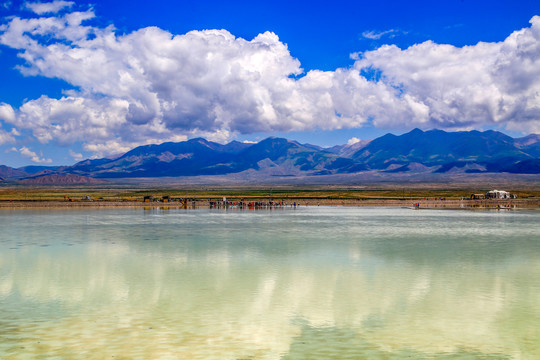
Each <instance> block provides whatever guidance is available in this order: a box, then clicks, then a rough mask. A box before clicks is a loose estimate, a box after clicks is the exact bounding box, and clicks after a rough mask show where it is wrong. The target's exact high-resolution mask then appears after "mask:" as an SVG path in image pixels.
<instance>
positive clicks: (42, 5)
mask: <svg viewBox="0 0 540 360" xmlns="http://www.w3.org/2000/svg"><path fill="white" fill-rule="evenodd" d="M74 4H75V3H74V2H73V1H62V0H56V1H52V2H30V3H26V8H27V9H29V10H31V11H33V12H34V13H36V14H38V15H42V14H48V13H51V14H52V13H57V12H59V11H60V10H62V9H65V8H70V7H72V6H73V5H74Z"/></svg>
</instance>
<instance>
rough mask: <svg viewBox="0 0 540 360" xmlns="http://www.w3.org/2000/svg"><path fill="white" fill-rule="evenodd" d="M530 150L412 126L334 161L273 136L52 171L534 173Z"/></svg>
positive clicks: (201, 142)
mask: <svg viewBox="0 0 540 360" xmlns="http://www.w3.org/2000/svg"><path fill="white" fill-rule="evenodd" d="M537 145H538V141H537V138H536V137H534V136H532V137H526V138H520V139H513V138H511V137H509V136H507V135H505V134H502V133H500V132H496V131H485V132H479V131H469V132H466V131H462V132H445V131H441V130H431V131H425V132H424V131H421V130H418V129H415V130H413V131H411V132H409V133H407V134H403V135H400V136H396V135H392V134H387V135H384V136H382V137H380V138H378V139H375V140H373V141H371V142H369V143H367V142H366V143H362V144H360V145H357V147H356V149H359V150H357V151H356V152H353V149H355V147H353V146H346V147H345V146H343V147H340V149H337V148H335V149H333V151H334V152H338V153H339V154H342V156H340V155H338V154H336V153H333V152H331V151H328V150H326V149H320V148H318V147H317V146H312V145H309V144H300V143H298V142H296V141H292V140H287V139H282V138H275V137H271V138H267V139H265V140H262V141H261V142H259V143H256V144H245V143H240V142H236V141H234V142H231V143H229V144H226V145H222V144H218V143H215V142H211V141H207V140H205V139H202V138H197V139H191V140H188V141H183V142H178V143H173V142H167V143H163V144H159V145H145V146H139V147H137V148H135V149H133V150H130V151H128V152H127V153H125V154H123V155H121V156H118V157H116V158H113V159H95V160H85V161H81V162H79V163H77V164H75V165H73V166H71V167H66V168H59V169H57V172H59V173H71V174H77V175H83V176H93V177H102V178H115V177H164V176H197V175H223V174H231V173H238V172H242V171H246V170H250V171H252V172H253V171H255V172H257V173H258V174H260V175H261V176H263V177H264V176H300V175H301V176H306V175H308V176H309V175H331V174H346V173H357V172H361V171H366V170H375V171H383V173H382V174H386V175H384V176H391V174H393V173H409V172H438V173H446V172H455V171H458V172H510V173H525V174H528V173H532V174H537V173H540V172H539V170H538V156H536V153H535V151H536V150H535V149H537V148H536V147H535V146H537ZM344 149H345V150H344ZM0 175H1V174H0ZM2 176H3V175H2ZM4 177H5V176H4Z"/></svg>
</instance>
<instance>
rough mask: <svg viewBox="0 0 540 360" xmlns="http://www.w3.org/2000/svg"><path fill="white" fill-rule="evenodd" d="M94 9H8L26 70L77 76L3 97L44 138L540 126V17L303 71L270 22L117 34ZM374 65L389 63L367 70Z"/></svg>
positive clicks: (11, 41) (151, 138)
mask: <svg viewBox="0 0 540 360" xmlns="http://www.w3.org/2000/svg"><path fill="white" fill-rule="evenodd" d="M48 4H56V5H55V6H56V7H55V8H53V9H52V10H47V11H45V10H43V9H44V8H43V7H39V6H41V5H44V4H40V5H39V6H37V5H36V3H34V5H32V6H34V7H33V9H34V11H36V12H38V13H41V14H43V13H53V12H55V11H59V10H60V9H62V8H65V7H69V6H71V5H72V4H71V3H68V2H59V1H57V2H54V3H48ZM36 6H37V7H36ZM51 6H52V5H51ZM36 9H37V10H36ZM55 9H57V10H55ZM93 17H94V13H93V12H92V11H82V12H70V13H67V14H63V15H58V16H50V17H38V18H28V19H25V18H20V17H14V18H11V19H9V21H8V22H7V23H6V24H4V25H2V26H0V43H1V44H4V45H6V46H9V47H11V48H14V49H17V50H19V56H20V57H21V58H22V59H23V60H24V65H23V66H21V67H19V69H20V71H21V72H23V73H24V74H25V75H29V76H33V75H40V76H46V77H51V78H60V79H63V80H65V81H66V82H68V83H69V84H72V85H73V86H74V87H76V88H77V89H78V90H77V91H69V92H66V93H65V95H64V96H63V97H61V98H59V99H52V98H49V97H47V96H46V95H44V96H42V97H40V98H38V99H34V100H30V101H27V102H26V103H25V104H23V105H22V106H21V107H20V108H19V109H16V110H14V109H12V108H11V107H10V106H9V105H6V104H0V118H2V119H3V120H4V121H5V122H7V123H10V124H12V125H13V126H15V127H17V128H18V129H26V130H28V131H29V132H31V133H32V134H33V136H34V137H35V138H36V139H37V140H38V141H40V142H42V143H47V142H51V141H52V142H55V143H59V144H66V145H67V144H71V143H74V142H77V141H82V142H83V148H84V150H85V151H90V152H93V153H94V154H95V155H96V156H98V155H100V156H101V155H105V154H107V153H116V152H121V151H124V150H126V149H129V148H130V147H132V146H135V145H140V144H146V143H152V142H161V141H174V140H178V139H185V138H186V137H187V136H205V137H208V138H210V139H214V140H219V141H225V140H229V139H230V138H231V137H234V136H235V134H238V133H244V134H246V133H253V132H274V131H279V132H286V131H304V130H313V129H329V130H330V129H340V128H352V127H361V126H363V124H365V123H367V122H372V123H373V124H375V126H379V127H383V128H395V127H399V128H403V129H408V128H410V127H412V126H418V127H422V128H431V127H438V128H465V127H481V126H482V125H485V124H499V125H500V126H501V127H507V128H512V129H514V130H520V131H540V129H538V119H539V118H540V106H539V95H537V94H539V93H540V91H539V90H540V89H539V86H540V85H539V84H540V74H539V72H540V63H539V59H540V56H539V55H540V51H539V46H540V45H539V44H540V36H539V34H540V19H539V18H537V17H535V18H533V19H532V20H531V24H532V26H531V27H530V28H526V29H523V30H520V31H517V32H515V33H514V34H512V35H510V36H509V37H508V38H507V39H506V40H505V41H504V42H501V43H480V44H478V45H475V46H468V47H463V48H456V47H453V46H450V45H439V44H435V43H433V42H425V43H422V44H419V45H415V46H413V47H411V48H408V49H405V50H401V49H399V48H397V47H396V46H383V47H381V48H379V49H377V50H374V51H370V52H365V53H363V54H356V55H355V60H356V61H355V63H354V66H353V67H351V68H347V69H337V70H335V71H319V70H312V71H309V72H307V73H305V74H304V73H303V70H302V68H301V66H300V63H299V61H298V60H297V59H295V58H293V57H292V56H291V55H290V53H289V50H288V48H287V46H286V45H285V44H283V43H282V42H281V41H280V40H279V38H278V36H277V35H276V34H274V33H271V32H265V33H263V34H260V35H258V36H256V37H255V38H254V39H252V40H245V39H242V38H237V37H235V36H233V35H232V34H230V33H229V32H227V31H226V30H205V31H192V32H189V33H187V34H183V35H173V34H171V33H169V32H167V31H164V30H162V29H159V28H157V27H149V28H143V29H140V30H138V31H134V32H132V33H128V34H122V35H121V34H117V33H116V32H115V29H114V28H113V27H112V26H109V27H107V28H99V27H93V26H86V25H84V24H85V21H86V20H88V19H92V18H93ZM366 34H367V35H369V36H372V37H373V36H379V37H380V36H383V35H388V34H391V33H388V34H383V33H373V34H371V35H370V34H368V33H366ZM369 71H379V72H380V73H381V74H382V76H381V77H380V79H378V80H371V79H368V78H366V77H365V76H364V74H365V73H366V72H369ZM292 75H294V76H292ZM302 75H303V76H302Z"/></svg>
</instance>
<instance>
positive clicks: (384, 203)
mask: <svg viewBox="0 0 540 360" xmlns="http://www.w3.org/2000/svg"><path fill="white" fill-rule="evenodd" d="M249 201H261V202H263V203H266V202H267V201H268V199H250V200H249ZM293 203H296V205H297V206H369V207H413V206H414V204H417V203H418V204H419V205H420V206H419V207H420V208H448V209H499V208H506V209H508V208H511V209H521V208H527V209H533V208H538V209H540V199H508V200H454V199H450V200H440V199H405V200H394V199H373V200H371V199H359V200H352V199H343V200H340V199H298V200H295V199H288V200H287V201H286V205H285V206H287V207H290V206H291V205H292V204H293ZM209 206H210V204H209V202H208V201H207V200H196V201H190V202H189V203H188V205H187V206H183V205H182V204H181V203H178V202H171V203H161V202H142V201H0V208H5V209H13V208H89V207H94V208H102V207H141V208H145V207H169V208H181V207H187V208H194V207H195V208H204V207H209ZM233 206H234V205H233Z"/></svg>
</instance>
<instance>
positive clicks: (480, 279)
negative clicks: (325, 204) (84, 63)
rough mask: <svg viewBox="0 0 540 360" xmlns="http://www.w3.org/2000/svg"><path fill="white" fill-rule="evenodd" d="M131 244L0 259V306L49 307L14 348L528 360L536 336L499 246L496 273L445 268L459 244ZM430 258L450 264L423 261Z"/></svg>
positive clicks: (525, 295)
mask: <svg viewBox="0 0 540 360" xmlns="http://www.w3.org/2000/svg"><path fill="white" fill-rule="evenodd" d="M272 226H274V224H272ZM304 235H305V234H304ZM131 236H133V234H132V233H127V234H124V235H122V236H119V237H118V238H117V239H116V240H115V241H114V242H111V241H99V240H93V241H88V242H87V243H80V244H76V245H74V246H71V247H68V246H58V245H57V244H54V243H53V246H50V247H46V248H41V247H37V246H27V247H25V248H24V249H19V250H16V251H10V252H4V251H2V252H0V295H1V296H2V298H3V299H4V300H6V301H5V302H3V303H4V304H7V303H13V302H15V301H20V302H21V303H27V304H31V305H32V307H34V308H36V309H37V311H41V313H42V314H43V315H42V316H45V317H47V316H49V315H48V314H49V313H50V309H51V308H52V307H53V304H58V303H59V304H61V305H62V307H63V313H62V314H61V316H60V317H59V318H55V319H54V321H53V320H52V319H51V320H50V321H43V322H41V325H40V328H39V329H34V328H31V327H25V328H24V329H25V330H24V333H25V336H28V338H33V339H35V338H37V337H41V344H48V345H46V346H49V350H51V349H52V350H54V349H56V351H57V350H58V347H56V348H55V346H57V345H54V344H58V343H59V342H62V343H64V344H65V345H64V347H65V351H73V353H74V354H77V351H78V350H81V349H83V350H84V351H90V352H94V353H95V354H103V355H111V354H120V353H121V354H124V355H125V356H132V357H141V358H143V357H144V358H149V357H156V356H158V355H159V356H161V357H184V358H197V357H199V358H242V357H254V358H258V359H279V358H280V357H281V355H283V354H286V353H288V352H289V350H290V349H291V347H293V348H294V347H297V346H298V347H299V346H300V342H298V341H297V340H298V339H300V338H302V339H305V337H306V336H312V337H313V338H319V337H318V336H319V335H315V334H316V333H317V331H319V333H317V334H321V333H322V334H327V335H328V336H330V337H331V338H333V337H335V339H334V340H332V341H336V342H339V339H340V338H341V339H343V338H347V339H349V340H350V341H351V343H350V344H352V345H354V344H357V345H358V346H364V345H365V346H367V348H366V349H370V351H371V350H373V349H378V350H377V351H383V350H384V351H387V352H388V354H396V353H399V351H402V350H403V349H404V348H410V349H414V350H415V351H416V353H415V354H416V355H418V354H423V353H424V352H425V353H429V354H438V353H443V352H448V353H449V354H452V353H453V352H455V351H456V347H462V348H464V349H470V350H471V351H477V352H484V353H499V354H512V355H515V354H518V357H519V356H520V354H521V355H522V354H523V353H521V352H522V351H523V350H522V349H524V348H525V349H529V350H528V353H526V354H527V355H530V354H532V355H537V354H538V349H537V348H536V347H532V348H531V347H530V346H529V345H528V343H527V342H528V341H529V340H527V339H530V338H531V337H534V336H535V335H537V332H538V326H537V320H538V319H540V305H539V304H540V295H539V294H540V291H537V290H538V282H537V279H538V278H540V261H539V260H538V257H537V255H538V254H537V253H531V254H529V256H526V257H520V256H518V255H519V253H516V252H515V251H514V248H513V245H508V244H507V245H505V246H506V250H504V248H503V250H501V248H500V247H499V248H498V250H496V251H497V252H498V254H499V256H501V257H502V258H504V261H501V262H499V263H497V262H493V261H491V260H489V261H484V259H487V255H486V258H484V257H483V256H480V257H479V256H464V257H460V256H458V255H460V254H457V255H456V252H455V250H456V249H463V248H464V247H463V246H464V244H465V243H464V242H458V243H457V244H455V245H457V246H456V247H454V248H452V247H451V244H448V245H447V247H444V248H443V250H437V249H435V248H434V247H433V248H431V249H430V250H429V251H427V252H424V250H425V249H422V244H424V243H425V242H426V241H427V240H426V239H423V240H422V241H420V242H415V241H411V242H408V243H406V244H405V243H401V244H393V245H392V244H391V242H390V240H385V241H381V243H380V244H376V245H375V244H374V241H375V240H373V239H372V240H370V239H365V238H363V237H361V238H352V239H349V240H347V241H344V240H339V239H337V240H335V242H333V243H329V244H327V243H326V242H325V241H322V240H320V239H318V238H313V239H312V240H310V241H311V242H309V243H308V242H307V241H305V240H304V239H298V238H296V237H292V238H291V239H289V240H288V241H286V240H279V239H274V236H273V237H272V239H271V241H268V242H266V240H267V239H264V238H263V239H262V242H263V244H261V243H257V242H254V241H252V240H249V239H247V240H242V239H240V240H239V244H235V243H233V242H232V241H230V239H229V240H227V239H226V238H224V239H220V241H208V240H204V239H203V240H201V241H199V242H197V241H196V239H195V238H193V239H191V238H187V239H185V240H184V241H181V242H178V241H177V240H176V239H171V240H166V241H146V240H142V237H141V238H137V237H135V238H132V237H131ZM291 236H293V235H291ZM366 242H367V244H366ZM385 243H386V244H387V245H390V250H388V251H385V250H384V249H383V248H384V244H385ZM313 247H314V248H315V250H316V251H315V250H314V249H313ZM407 247H411V248H407ZM508 247H510V248H511V249H510V251H508V250H509V248H508ZM465 248H466V247H465ZM327 249H330V250H331V251H330V250H329V251H326V250H327ZM449 249H450V250H454V251H447V250H449ZM483 249H486V248H485V247H484V248H483ZM400 251H401V253H400ZM415 251H416V253H417V254H416V255H414V254H413V253H414V252H415ZM444 251H447V253H446V256H447V257H448V258H451V259H452V260H451V261H450V260H448V259H446V260H445V261H439V262H437V261H436V259H430V260H425V259H426V257H428V256H432V255H434V256H435V257H436V258H437V257H438V258H440V257H441V256H442V255H443V252H444ZM476 251H479V249H475V250H473V253H474V252H476ZM325 255H328V256H326V257H325ZM535 256H536V258H535ZM2 306H7V305H1V304H0V309H1V308H2ZM40 309H41V310H40ZM25 316H26V317H25ZM29 316H30V315H25V314H24V313H21V314H19V317H20V319H21V320H20V321H23V320H25V321H30V320H31V319H32V318H31V317H29ZM17 326H24V324H23V323H22V322H21V323H19V324H17ZM81 328H83V329H84V331H83V332H81V330H80V329H81ZM535 329H536V330H535ZM535 331H536V332H535ZM310 334H311V335H310ZM0 336H1V335H0ZM75 336H77V337H78V338H79V339H78V340H76V339H75ZM353 339H360V340H358V341H359V342H356V340H353ZM312 340H313V339H312ZM349 340H347V341H349ZM362 344H364V345H362ZM366 344H368V345H366ZM43 346H45V345H43ZM332 346H337V347H339V344H337V343H333V344H332ZM343 346H345V345H343ZM355 346H356V345H355ZM70 349H71V350H70ZM531 349H532V350H531ZM0 351H1V348H0ZM36 351H37V350H36ZM63 351H64V350H63ZM66 354H68V355H69V353H67V352H66V353H64V355H66ZM156 354H157V355H156ZM538 355H540V354H538ZM66 356H67V355H66ZM220 356H221V357H220ZM68 357H69V356H68ZM74 357H75V358H77V356H74Z"/></svg>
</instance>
